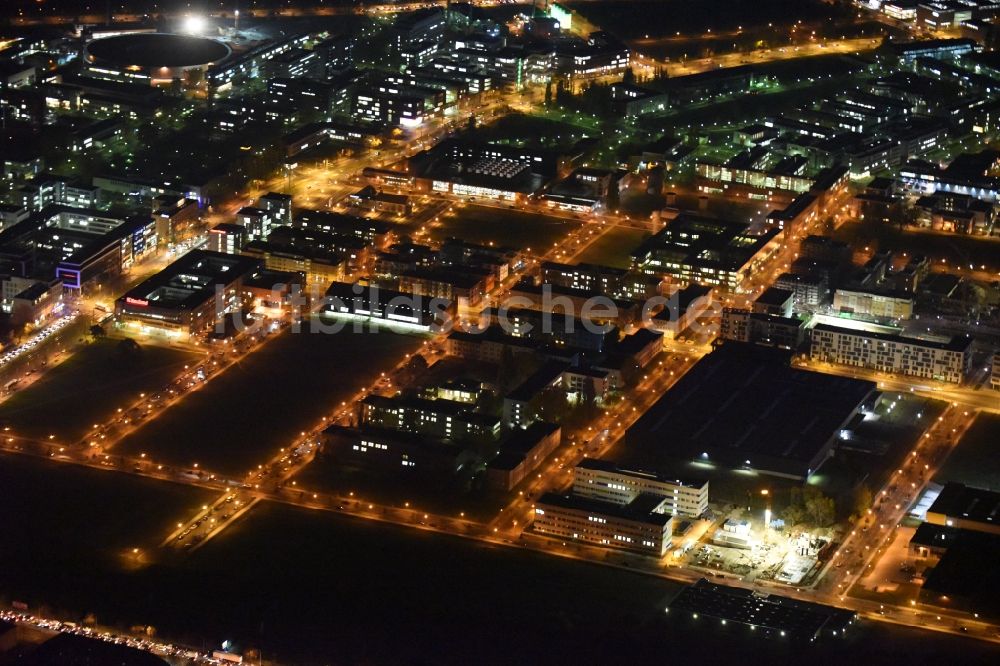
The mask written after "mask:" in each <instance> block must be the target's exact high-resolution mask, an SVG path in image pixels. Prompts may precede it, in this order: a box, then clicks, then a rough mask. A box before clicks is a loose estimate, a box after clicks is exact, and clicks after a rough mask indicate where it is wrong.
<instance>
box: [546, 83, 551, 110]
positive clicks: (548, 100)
mask: <svg viewBox="0 0 1000 666" xmlns="http://www.w3.org/2000/svg"><path fill="white" fill-rule="evenodd" d="M545 106H546V107H550V106H552V81H549V82H548V83H546V84H545Z"/></svg>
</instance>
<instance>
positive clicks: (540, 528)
mask: <svg viewBox="0 0 1000 666" xmlns="http://www.w3.org/2000/svg"><path fill="white" fill-rule="evenodd" d="M661 500H662V498H660V497H658V496H649V495H642V496H640V497H638V498H637V499H636V500H635V501H633V502H632V503H631V504H629V505H627V506H620V505H618V504H612V503H608V502H599V501H597V500H592V499H585V498H581V497H574V496H563V495H556V494H553V493H546V494H544V495H542V496H541V497H540V498H538V502H536V503H535V519H534V523H533V526H534V530H535V532H538V533H540V534H544V535H547V536H552V537H557V538H562V539H567V540H573V541H581V542H583V543H588V544H591V545H595V546H602V547H605V548H621V549H624V550H631V551H634V552H638V553H642V554H644V555H652V556H654V557H660V556H662V555H663V554H664V553H666V552H667V549H668V548H669V547H670V537H671V535H672V534H673V522H674V521H673V516H672V515H671V514H669V513H662V512H657V511H656V508H657V507H658V505H659V503H660V501H661Z"/></svg>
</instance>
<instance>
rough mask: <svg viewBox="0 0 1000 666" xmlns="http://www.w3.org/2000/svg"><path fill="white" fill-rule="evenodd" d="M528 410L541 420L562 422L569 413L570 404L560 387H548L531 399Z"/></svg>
mask: <svg viewBox="0 0 1000 666" xmlns="http://www.w3.org/2000/svg"><path fill="white" fill-rule="evenodd" d="M529 411H530V413H532V414H535V415H536V416H537V417H538V418H540V419H542V420H543V421H550V422H552V423H562V422H563V420H565V418H566V417H567V416H568V415H569V413H570V405H569V401H568V400H566V393H565V392H564V391H563V390H562V389H560V388H556V387H550V388H547V389H545V390H544V391H542V392H540V393H538V394H537V395H536V396H535V397H533V398H532V399H531V402H530V403H529Z"/></svg>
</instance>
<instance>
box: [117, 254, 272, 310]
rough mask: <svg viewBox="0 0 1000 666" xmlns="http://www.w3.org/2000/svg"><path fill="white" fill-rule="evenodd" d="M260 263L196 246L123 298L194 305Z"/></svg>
mask: <svg viewBox="0 0 1000 666" xmlns="http://www.w3.org/2000/svg"><path fill="white" fill-rule="evenodd" d="M260 265H261V262H260V261H259V260H257V259H254V258H251V257H243V256H239V255H233V254H221V253H219V252H208V251H206V250H192V251H191V252H189V253H187V254H186V255H184V256H183V257H181V258H180V259H178V260H177V261H175V262H174V263H172V264H170V265H169V266H167V267H166V268H164V269H163V270H162V271H160V272H159V273H157V274H156V275H154V276H152V277H151V278H149V279H147V280H145V281H144V282H142V283H140V284H139V285H138V286H136V287H134V288H133V289H131V290H130V291H129V292H128V293H127V294H125V296H123V297H122V298H123V299H125V300H126V301H127V302H130V303H132V302H135V301H145V302H146V303H147V305H149V306H152V307H158V308H167V309H178V310H183V309H192V308H195V307H197V306H199V305H201V304H202V303H204V302H205V301H206V300H207V299H210V298H214V297H215V287H216V285H225V284H229V283H231V282H233V281H234V280H236V279H237V278H238V277H240V276H244V275H246V274H247V273H249V272H250V271H253V270H254V269H255V268H259V267H260Z"/></svg>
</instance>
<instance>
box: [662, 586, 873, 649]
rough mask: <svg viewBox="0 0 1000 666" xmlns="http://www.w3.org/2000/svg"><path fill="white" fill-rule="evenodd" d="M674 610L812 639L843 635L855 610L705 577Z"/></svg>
mask: <svg viewBox="0 0 1000 666" xmlns="http://www.w3.org/2000/svg"><path fill="white" fill-rule="evenodd" d="M670 610H671V611H686V612H690V613H692V614H697V615H705V616H708V617H714V618H718V619H720V620H726V621H729V622H739V623H741V624H745V625H747V626H750V627H753V628H754V629H756V630H759V631H761V632H762V633H764V634H765V635H767V634H772V635H773V634H779V635H782V636H784V635H788V636H789V637H792V638H800V639H806V640H810V639H812V638H814V637H816V636H819V635H823V634H825V633H827V632H830V635H831V636H833V635H834V634H833V632H837V633H838V634H840V633H842V632H843V631H844V630H845V629H846V628H847V627H848V626H849V625H850V624H851V623H852V622H853V621H854V618H855V615H856V614H855V613H854V611H849V610H845V609H843V608H835V607H834V606H826V605H824V604H814V603H811V602H808V601H799V600H797V599H792V598H790V597H785V596H782V595H780V594H761V593H760V592H756V591H754V590H746V589H743V588H737V587H728V586H726V585H718V584H716V583H712V582H709V581H708V580H706V579H704V578H702V579H701V580H699V581H698V582H697V583H694V584H693V585H689V586H687V587H685V588H684V589H683V590H681V593H680V594H678V595H677V597H676V598H675V599H674V600H673V601H671V602H670Z"/></svg>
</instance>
